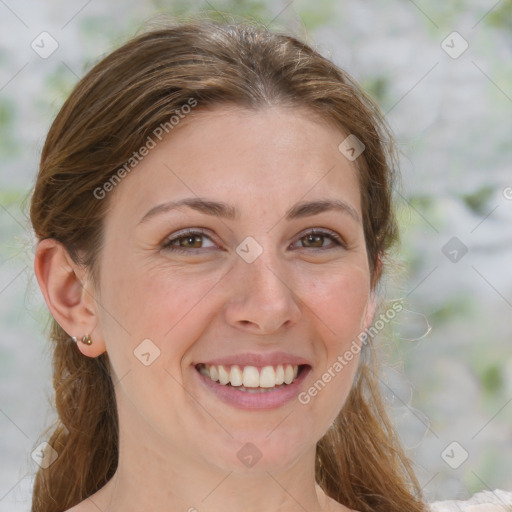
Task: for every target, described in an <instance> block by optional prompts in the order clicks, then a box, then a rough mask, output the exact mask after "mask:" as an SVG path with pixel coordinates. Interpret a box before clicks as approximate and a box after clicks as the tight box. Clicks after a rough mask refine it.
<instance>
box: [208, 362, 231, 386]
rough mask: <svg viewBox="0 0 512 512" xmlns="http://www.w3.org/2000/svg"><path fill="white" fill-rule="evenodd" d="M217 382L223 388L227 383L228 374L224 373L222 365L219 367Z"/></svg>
mask: <svg viewBox="0 0 512 512" xmlns="http://www.w3.org/2000/svg"><path fill="white" fill-rule="evenodd" d="M210 378H211V375H210ZM219 382H220V383H221V384H223V385H224V386H225V385H226V384H227V383H228V382H229V373H228V372H227V371H226V368H224V366H222V365H219Z"/></svg>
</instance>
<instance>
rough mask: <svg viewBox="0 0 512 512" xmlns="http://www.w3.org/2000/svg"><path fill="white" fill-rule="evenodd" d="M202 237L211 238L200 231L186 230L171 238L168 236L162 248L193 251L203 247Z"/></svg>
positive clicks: (175, 250)
mask: <svg viewBox="0 0 512 512" xmlns="http://www.w3.org/2000/svg"><path fill="white" fill-rule="evenodd" d="M204 239H207V240H210V241H211V238H210V237H209V236H207V235H206V234H205V233H203V232H202V231H194V230H187V231H185V232H182V233H181V234H180V233H178V234H177V235H176V236H174V237H172V238H168V239H167V241H166V242H165V243H164V244H163V245H162V249H165V250H167V251H174V252H183V253H185V252H194V251H197V250H198V249H205V247H204V245H203V244H204V243H205V240H204ZM212 243H213V242H212ZM213 245H215V244H213ZM206 248H207V247H206Z"/></svg>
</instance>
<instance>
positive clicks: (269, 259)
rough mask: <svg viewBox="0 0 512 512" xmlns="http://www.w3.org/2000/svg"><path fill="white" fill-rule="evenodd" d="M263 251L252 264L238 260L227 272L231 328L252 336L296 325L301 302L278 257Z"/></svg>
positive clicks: (226, 312)
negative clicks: (234, 267) (241, 330)
mask: <svg viewBox="0 0 512 512" xmlns="http://www.w3.org/2000/svg"><path fill="white" fill-rule="evenodd" d="M269 253H270V251H268V250H267V251H264V252H263V254H261V255H260V256H259V257H258V258H257V259H256V260H255V261H253V262H252V263H247V262H245V261H243V260H239V261H237V262H236V263H235V265H236V267H237V268H236V269H234V271H233V272H230V274H231V278H230V280H229V283H226V284H227V286H228V287H229V291H228V296H229V299H228V300H227V301H226V307H225V318H226V321H227V322H228V323H229V325H231V326H232V327H235V328H238V329H245V330H248V331H250V332H251V333H254V334H271V333H275V332H278V331H279V330H281V329H284V328H289V327H291V326H293V325H295V324H296V323H297V322H298V321H299V319H300V317H301V310H300V307H299V305H300V300H299V298H298V296H297V294H296V291H295V290H294V287H295V286H294V282H293V278H292V277H291V276H292V274H291V272H289V271H286V269H285V268H284V266H285V264H286V263H283V262H279V261H278V256H276V255H274V256H272V255H270V254H269Z"/></svg>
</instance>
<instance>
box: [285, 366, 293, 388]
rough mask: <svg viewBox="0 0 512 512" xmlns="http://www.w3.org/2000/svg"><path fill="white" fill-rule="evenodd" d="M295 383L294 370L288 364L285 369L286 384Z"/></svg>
mask: <svg viewBox="0 0 512 512" xmlns="http://www.w3.org/2000/svg"><path fill="white" fill-rule="evenodd" d="M292 381H293V368H292V367H291V366H290V365H289V364H287V365H286V368H285V369H284V383H285V384H291V383H292Z"/></svg>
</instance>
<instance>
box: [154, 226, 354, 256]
mask: <svg viewBox="0 0 512 512" xmlns="http://www.w3.org/2000/svg"><path fill="white" fill-rule="evenodd" d="M207 231H208V230H206V229H204V228H186V229H182V230H179V231H177V232H176V233H173V234H172V235H169V236H167V237H166V238H165V239H164V241H163V244H162V249H164V250H166V249H167V250H169V251H172V252H181V253H188V254H190V253H192V254H194V253H197V252H205V251H209V250H211V249H212V248H211V247H208V248H203V247H200V248H195V249H194V248H189V249H187V248H182V247H179V246H172V245H171V243H172V242H175V241H177V240H179V239H181V238H185V237H186V236H187V235H189V236H191V235H201V236H203V237H206V238H208V239H210V240H211V241H212V242H213V243H215V244H216V245H217V246H218V244H217V243H216V242H215V240H214V239H213V237H212V236H211V235H209V234H208V233H207ZM307 235H313V236H318V235H320V236H324V237H326V238H330V239H331V241H332V242H333V244H334V246H331V247H299V249H309V250H317V251H325V250H329V249H333V248H335V247H337V246H339V247H342V248H344V249H347V243H346V241H345V239H344V238H343V237H342V236H341V235H339V234H338V233H336V232H335V231H332V230H330V229H326V228H307V229H305V230H304V231H302V232H301V233H300V234H299V235H297V237H296V240H295V242H292V244H291V245H294V244H295V243H297V242H299V241H300V240H301V239H302V238H304V237H305V236H307Z"/></svg>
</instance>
